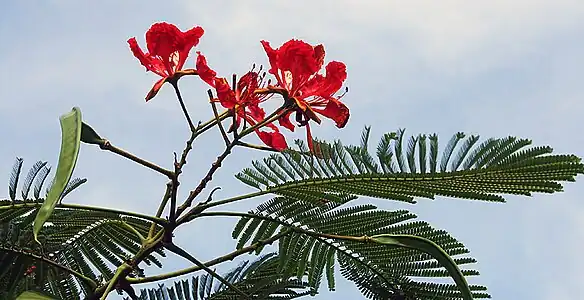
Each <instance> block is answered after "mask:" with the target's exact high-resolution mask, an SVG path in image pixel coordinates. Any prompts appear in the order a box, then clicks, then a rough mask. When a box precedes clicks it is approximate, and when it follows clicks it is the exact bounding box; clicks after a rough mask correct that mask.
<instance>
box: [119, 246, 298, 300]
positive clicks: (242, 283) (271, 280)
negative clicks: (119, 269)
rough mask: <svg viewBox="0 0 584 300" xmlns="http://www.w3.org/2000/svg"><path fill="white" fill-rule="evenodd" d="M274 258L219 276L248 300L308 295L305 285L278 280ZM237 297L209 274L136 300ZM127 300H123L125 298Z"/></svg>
mask: <svg viewBox="0 0 584 300" xmlns="http://www.w3.org/2000/svg"><path fill="white" fill-rule="evenodd" d="M278 264H279V261H278V256H277V254H275V253H270V254H267V255H264V256H261V257H259V258H258V259H256V260H255V261H253V262H251V263H250V261H244V262H243V263H241V264H240V265H239V266H238V267H236V268H234V269H233V270H231V271H229V272H228V273H226V274H224V275H223V278H225V279H227V280H228V281H229V282H230V283H231V284H233V285H234V286H236V287H237V288H239V289H240V290H242V291H243V292H245V293H246V294H248V295H250V296H251V297H252V299H274V300H276V299H282V300H284V299H296V298H300V297H302V296H305V295H308V294H309V293H310V291H308V283H307V282H306V281H303V280H301V279H297V277H294V276H289V277H286V276H282V274H281V273H280V272H279V270H278ZM240 297H241V296H240V295H238V294H237V293H236V292H234V291H232V290H230V289H229V287H227V286H225V285H223V284H221V283H219V282H218V281H217V280H216V279H215V278H213V277H212V276H211V275H209V274H204V275H201V276H196V277H192V278H191V282H190V284H189V281H188V280H181V281H175V282H174V286H172V287H170V288H166V287H165V286H164V284H159V286H158V288H157V289H156V288H154V289H142V290H141V291H140V296H139V298H138V299H139V300H158V299H172V300H175V299H180V300H199V299H208V300H229V299H240ZM126 299H127V298H126Z"/></svg>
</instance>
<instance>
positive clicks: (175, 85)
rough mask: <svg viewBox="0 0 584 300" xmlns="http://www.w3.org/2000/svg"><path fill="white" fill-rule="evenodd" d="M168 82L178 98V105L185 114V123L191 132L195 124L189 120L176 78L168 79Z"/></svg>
mask: <svg viewBox="0 0 584 300" xmlns="http://www.w3.org/2000/svg"><path fill="white" fill-rule="evenodd" d="M170 83H171V84H172V86H173V87H174V91H175V93H176V97H177V98H178V103H180V107H181V108H182V111H183V113H184V115H185V118H186V119H187V123H189V128H190V129H191V132H194V131H195V130H196V128H195V125H194V124H193V121H192V120H191V116H189V112H188V111H187V107H186V106H185V102H184V101H183V99H182V96H181V94H180V90H179V88H178V80H172V81H170Z"/></svg>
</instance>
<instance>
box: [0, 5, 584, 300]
mask: <svg viewBox="0 0 584 300" xmlns="http://www.w3.org/2000/svg"><path fill="white" fill-rule="evenodd" d="M158 21H166V22H170V23H174V24H177V26H178V27H179V28H181V29H182V30H186V29H189V28H191V27H193V26H202V27H203V28H204V30H205V34H204V36H203V37H202V38H201V41H200V44H199V46H197V48H196V50H198V51H202V52H203V53H204V54H205V55H206V56H207V59H208V60H209V64H211V66H212V67H213V68H215V69H216V70H217V71H218V73H219V74H221V75H223V76H226V77H229V76H230V75H231V74H232V73H237V74H242V73H244V72H246V71H248V70H249V68H250V67H251V65H252V64H253V63H256V64H264V65H266V64H267V58H266V56H265V53H264V51H263V49H262V47H261V45H260V43H259V41H260V40H262V39H265V40H268V41H270V42H271V44H272V45H273V46H279V45H281V44H282V43H283V42H285V41H287V40H289V39H291V38H299V39H303V40H305V41H307V42H309V43H311V44H318V43H322V44H323V45H324V47H325V50H326V57H325V60H326V61H330V60H338V61H342V62H344V63H345V64H346V65H347V72H348V79H347V81H346V86H348V87H349V93H348V94H347V95H346V96H345V97H344V98H343V100H344V102H345V103H346V104H347V105H348V106H349V107H350V110H351V119H350V121H349V123H348V124H347V126H346V128H344V129H342V130H339V129H337V128H336V127H335V126H334V124H333V123H332V122H331V121H328V120H325V121H323V123H322V125H321V126H315V127H313V131H314V134H315V136H317V137H319V138H323V139H327V140H333V139H341V140H342V141H343V142H344V143H345V144H351V143H358V141H359V135H360V132H361V130H362V129H363V127H364V126H365V125H371V126H372V138H373V139H372V141H375V142H376V141H377V139H378V138H379V137H380V136H381V134H383V133H385V132H390V131H395V130H397V129H398V128H406V133H409V134H418V133H434V132H436V133H438V135H439V136H440V139H441V143H442V146H444V144H445V143H446V142H447V141H448V139H449V138H450V137H451V135H452V134H453V133H455V132H458V131H463V132H466V133H468V134H479V135H481V137H482V138H483V139H486V138H490V137H506V136H508V135H513V136H518V137H522V138H530V139H532V140H533V144H534V145H550V146H552V147H553V148H554V150H555V152H557V153H573V154H576V155H578V156H584V147H583V146H584V137H583V136H582V134H580V132H579V130H581V126H582V124H581V116H582V114H583V113H584V104H583V103H582V99H584V84H583V83H584V81H583V78H584V56H583V54H582V53H584V39H582V37H583V36H584V2H582V1H577V0H556V1H543V0H530V1H526V0H506V1H503V0H492V1H462V0H443V1H407V2H406V1H387V0H384V1H381V0H379V1H367V0H362V1H356V0H355V1H349V0H337V1H330V0H322V1H304V0H296V1H251V0H250V1H237V2H236V1H221V0H217V1H213V2H210V1H167V2H164V3H163V2H154V1H111V0H104V1H101V2H81V1H49V0H47V1H18V2H16V1H11V2H7V3H4V4H3V9H2V10H1V11H0V40H1V41H2V42H1V43H0V65H1V66H2V69H3V71H2V72H1V73H0V137H1V138H2V144H1V146H0V174H6V175H5V176H6V180H7V181H8V176H9V173H10V170H11V167H12V164H13V162H14V159H15V157H16V156H18V157H23V158H24V159H25V165H24V166H25V170H27V169H28V167H30V166H31V165H32V164H33V163H34V162H36V161H37V160H43V161H49V162H50V163H52V165H53V167H55V166H56V161H57V157H58V152H59V146H60V128H59V122H58V117H59V116H60V115H61V114H63V113H65V112H68V111H70V109H71V108H72V107H73V106H78V107H80V108H81V110H82V113H83V119H84V121H85V122H87V123H88V124H90V125H91V126H92V127H93V128H95V129H96V130H97V131H98V132H99V133H100V134H101V135H102V136H104V137H106V138H108V139H109V140H110V141H111V142H112V143H113V144H114V145H117V146H119V147H121V148H123V149H126V150H128V151H131V152H133V153H134V154H136V155H138V156H140V157H143V158H145V159H148V160H150V161H153V162H156V163H159V164H160V165H163V166H166V167H170V166H171V164H172V153H173V151H177V152H179V151H182V148H183V146H184V142H185V140H186V138H187V137H188V128H187V126H186V123H185V121H184V119H183V117H182V113H181V110H180V106H179V105H178V103H177V102H176V100H175V98H174V95H173V91H172V88H171V87H170V86H164V87H163V88H162V90H161V91H160V93H159V94H158V96H157V97H156V98H154V99H153V100H152V101H150V102H148V103H145V101H144V96H145V95H146V93H147V92H148V90H149V89H150V88H151V86H152V84H153V83H154V82H155V80H157V79H158V77H157V76H156V75H154V74H152V73H150V72H148V73H147V72H145V70H144V67H142V66H141V65H140V64H139V62H138V61H137V60H136V59H135V58H134V57H133V56H132V54H131V52H130V50H129V49H128V46H127V43H126V40H127V39H128V38H130V37H133V36H135V37H137V39H138V42H139V43H140V45H142V46H144V45H145V41H144V33H145V32H146V30H147V29H148V28H149V27H150V25H151V24H152V23H155V22H158ZM191 54H192V56H193V57H194V56H195V55H194V52H192V53H191ZM193 66H194V59H190V60H189V61H188V62H187V67H193ZM181 87H182V92H183V95H184V97H185V101H186V105H187V107H188V108H189V110H190V111H191V115H192V117H193V118H194V119H195V120H208V119H209V118H210V117H211V116H212V112H211V110H210V109H209V105H208V104H207V103H208V102H207V101H208V99H207V95H206V89H207V87H206V86H205V85H204V84H203V83H202V82H201V81H200V80H198V79H196V78H192V77H191V78H184V79H183V80H181ZM579 128H580V129H579ZM286 135H287V136H288V137H289V139H290V140H291V139H293V138H303V137H304V135H303V131H302V130H300V131H297V132H296V133H294V134H291V133H288V132H287V133H286ZM254 139H255V137H252V138H251V140H250V141H254ZM221 148H222V141H221V138H220V135H219V133H218V132H217V131H212V132H210V133H209V134H207V135H205V136H204V137H203V138H201V139H200V140H198V144H197V145H196V148H195V149H194V150H193V152H192V153H191V156H190V157H191V158H190V159H189V162H188V164H187V166H186V167H185V170H184V172H185V174H184V175H183V179H182V185H181V187H182V188H183V189H182V190H181V192H180V194H179V197H181V196H182V197H183V199H184V197H185V196H186V195H187V193H188V189H189V187H190V188H194V187H195V186H196V184H197V183H198V181H199V179H200V178H201V176H202V175H203V174H204V173H205V172H206V170H207V169H208V167H209V165H210V163H211V161H212V160H214V159H215V157H216V156H217V155H218V154H219V153H220V152H221V151H222V149H221ZM264 155H265V154H264V153H257V152H253V151H250V150H247V149H242V148H238V149H237V151H236V152H235V153H234V154H232V155H231V156H230V157H228V159H227V160H226V161H225V163H224V167H222V168H221V169H220V171H219V172H218V173H217V174H216V176H215V177H214V180H213V182H212V184H211V185H210V187H216V186H221V187H222V190H221V191H219V192H217V193H216V197H221V198H223V197H229V196H233V195H236V194H240V193H246V192H250V191H253V190H252V189H251V188H249V187H247V186H245V185H243V184H242V183H240V182H239V181H238V180H237V179H235V178H234V177H233V175H234V174H236V173H237V172H238V171H240V170H241V169H242V168H244V167H247V166H249V165H250V160H251V159H257V158H261V157H263V156H264ZM74 175H75V176H77V177H85V178H87V179H88V183H86V184H85V185H83V186H82V187H80V188H79V189H78V190H76V191H75V192H73V193H72V194H70V195H69V196H68V197H67V198H66V200H65V201H66V202H69V203H78V204H86V205H99V206H106V207H112V208H116V209H123V210H133V211H137V212H141V213H147V214H154V213H155V210H156V208H157V207H158V201H159V199H160V198H161V197H162V195H163V193H164V186H165V182H166V180H165V178H164V177H163V176H160V175H159V174H157V173H155V172H153V171H150V170H147V169H144V168H142V167H140V166H138V165H136V164H134V163H132V162H130V161H127V160H124V159H122V158H120V157H117V156H115V155H114V154H111V153H107V152H101V151H100V150H99V149H98V148H96V147H92V146H90V145H82V147H81V151H80V155H79V160H78V163H77V168H76V170H75V173H74ZM581 180H582V177H581V176H580V177H578V178H577V181H576V182H575V183H566V184H565V192H563V193H559V194H552V195H547V194H546V195H544V194H535V195H534V197H511V196H509V197H507V199H508V200H509V201H508V203H506V204H495V203H481V202H476V201H468V200H459V199H446V198H437V199H436V200H433V201H432V200H427V199H421V200H420V201H419V203H418V204H416V205H405V204H400V203H396V202H395V201H390V200H383V199H366V198H364V199H360V200H357V201H358V202H356V203H360V204H364V203H372V204H374V205H377V206H378V207H379V208H381V209H388V210H392V209H396V208H407V209H409V210H411V211H412V212H414V213H416V214H418V216H419V218H420V219H421V220H426V221H429V222H430V223H431V224H432V225H433V226H435V227H436V228H440V229H445V230H447V231H449V232H450V233H451V234H452V235H453V236H454V237H456V238H457V239H459V240H460V241H462V242H463V243H464V244H465V245H466V246H467V247H468V248H469V249H470V250H471V255H472V256H473V257H475V258H476V259H477V260H478V261H479V263H478V264H476V265H474V267H475V269H478V270H479V271H480V272H481V275H480V276H479V277H477V278H471V279H470V282H471V283H472V284H481V285H486V286H487V287H488V288H489V292H490V293H491V295H492V296H493V298H494V299H534V300H555V299H563V300H577V299H584V286H583V285H582V284H581V283H582V282H584V275H582V273H581V270H582V269H583V268H584V259H583V258H582V255H581V253H580V249H582V247H583V246H584V244H583V242H582V241H584V221H583V220H584V204H582V201H581V195H582V192H584V183H581V182H580V181H581ZM7 194H8V193H7V191H6V194H5V195H4V194H1V195H4V196H7ZM179 199H180V198H179ZM267 199H268V198H261V199H257V200H256V199H254V200H251V201H246V202H245V203H242V204H237V205H233V206H231V207H230V209H233V210H244V211H247V210H249V209H253V208H255V206H256V205H257V204H259V203H261V202H263V201H265V200H267ZM236 221H237V220H236V219H217V220H215V219H213V220H211V219H207V220H203V221H197V222H194V223H192V224H190V225H188V226H187V227H186V228H181V229H179V231H178V233H177V238H176V242H177V244H179V245H181V246H183V247H184V248H186V249H188V250H189V251H190V252H191V253H192V254H193V255H195V256H196V257H198V258H200V259H201V260H203V261H204V260H208V259H211V258H213V257H214V256H217V255H221V254H223V253H227V252H229V251H231V250H233V249H234V247H235V241H233V240H232V239H231V234H230V233H231V230H232V228H233V225H234V224H235V222H236ZM164 264H165V267H164V269H162V270H156V269H152V270H149V272H150V273H148V274H157V273H158V272H165V271H170V270H173V269H177V268H183V267H185V266H186V265H188V264H189V263H188V262H186V261H185V260H183V259H181V258H177V257H174V256H172V255H169V257H168V258H167V259H165V260H164ZM232 267H235V264H225V265H221V266H220V267H219V269H218V270H219V271H228V270H229V269H230V268H232ZM338 278H339V284H338V286H337V290H336V291H335V292H328V291H327V290H326V286H323V287H322V288H321V295H319V296H318V297H317V299H360V293H359V292H358V290H357V289H356V288H355V286H354V285H353V284H352V283H350V282H346V281H344V280H340V277H338ZM144 287H146V286H144ZM149 287H152V286H149ZM117 297H118V296H117V295H114V294H112V295H111V296H110V297H109V298H108V299H118V298H117Z"/></svg>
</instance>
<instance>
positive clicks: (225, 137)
mask: <svg viewBox="0 0 584 300" xmlns="http://www.w3.org/2000/svg"><path fill="white" fill-rule="evenodd" d="M207 94H209V103H211V108H212V109H213V114H214V115H215V120H217V126H218V127H219V131H221V136H223V141H225V146H229V144H230V143H231V142H230V141H229V137H227V132H225V128H223V123H221V121H219V113H217V106H216V105H215V102H214V101H213V93H212V92H211V90H207ZM233 115H235V113H234V114H233Z"/></svg>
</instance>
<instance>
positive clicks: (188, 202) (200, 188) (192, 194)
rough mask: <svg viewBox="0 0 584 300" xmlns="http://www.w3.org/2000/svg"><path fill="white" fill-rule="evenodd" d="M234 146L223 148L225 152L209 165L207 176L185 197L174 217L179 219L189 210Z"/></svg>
mask: <svg viewBox="0 0 584 300" xmlns="http://www.w3.org/2000/svg"><path fill="white" fill-rule="evenodd" d="M234 146H235V144H234V143H230V144H229V145H228V146H227V147H225V151H223V153H221V155H219V156H218V157H217V160H215V162H214V163H213V164H211V168H210V169H209V171H208V172H207V175H205V177H203V179H201V182H199V185H198V186H197V187H196V188H195V189H194V190H192V191H191V192H190V193H189V196H188V197H187V199H186V200H185V202H184V203H183V204H182V205H181V206H180V207H179V208H178V209H177V212H176V217H180V215H181V213H183V212H184V211H185V209H187V208H189V207H190V206H191V205H192V203H193V200H194V199H195V197H197V196H198V195H199V194H200V193H201V192H202V191H203V189H205V187H207V184H208V183H209V181H211V179H213V174H215V172H216V171H217V169H219V167H221V163H223V160H224V159H225V158H226V157H227V156H228V155H229V154H230V153H231V149H232V148H233V147H234Z"/></svg>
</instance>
